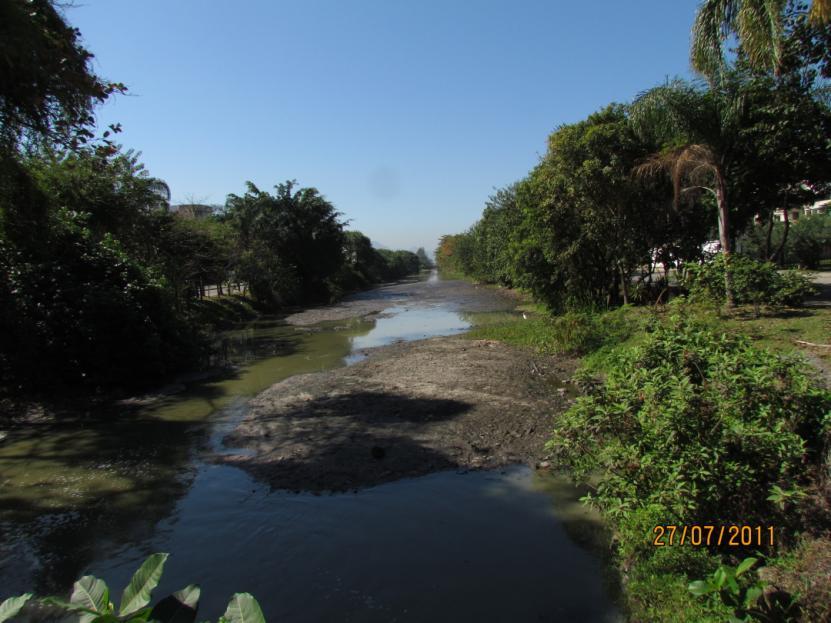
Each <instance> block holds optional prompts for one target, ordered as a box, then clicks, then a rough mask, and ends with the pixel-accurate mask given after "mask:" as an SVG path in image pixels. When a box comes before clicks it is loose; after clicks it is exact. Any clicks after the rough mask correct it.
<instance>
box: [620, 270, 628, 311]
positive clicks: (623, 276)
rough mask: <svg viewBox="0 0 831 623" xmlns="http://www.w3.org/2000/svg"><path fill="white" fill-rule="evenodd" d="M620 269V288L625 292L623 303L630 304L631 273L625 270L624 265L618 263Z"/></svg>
mask: <svg viewBox="0 0 831 623" xmlns="http://www.w3.org/2000/svg"><path fill="white" fill-rule="evenodd" d="M618 269H619V270H620V289H621V291H622V292H623V304H624V305H629V283H628V281H629V275H628V274H627V273H626V271H625V270H623V265H622V264H618Z"/></svg>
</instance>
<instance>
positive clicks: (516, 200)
mask: <svg viewBox="0 0 831 623" xmlns="http://www.w3.org/2000/svg"><path fill="white" fill-rule="evenodd" d="M785 18H786V19H785ZM785 18H783V19H784V21H783V24H784V25H785V26H784V30H783V33H784V36H785V39H784V40H783V42H782V45H783V52H782V64H781V68H780V72H779V73H778V74H776V75H772V74H766V73H764V72H759V71H757V70H755V69H753V68H752V67H751V66H749V65H748V64H747V63H746V61H745V59H744V57H743V56H741V55H739V57H738V61H737V63H736V64H735V66H733V67H730V68H724V69H723V70H722V71H721V73H720V77H719V80H717V81H711V82H710V83H708V84H703V83H698V82H688V81H683V80H679V79H676V80H670V81H667V82H666V83H665V84H662V85H659V86H657V87H655V88H653V89H650V90H648V91H646V92H645V93H642V94H640V95H638V96H637V97H636V98H635V101H634V102H633V104H631V105H629V106H623V105H617V104H615V105H611V106H608V107H606V108H605V109H603V110H601V111H598V112H597V113H594V114H593V115H590V116H589V117H588V118H587V119H586V120H584V121H580V122H578V123H574V124H570V125H564V126H561V127H559V128H557V130H555V131H554V132H553V133H552V134H551V136H550V137H549V140H548V150H547V152H546V154H545V155H544V156H543V157H542V159H541V161H540V163H539V164H538V165H537V166H536V167H535V168H534V169H533V170H532V171H531V172H530V173H529V174H528V176H527V177H526V178H525V179H523V180H521V181H519V182H518V183H516V184H514V185H512V186H509V187H507V188H504V189H502V190H500V191H498V192H497V193H496V194H495V195H494V196H493V197H491V199H490V200H489V201H488V202H487V203H486V205H485V209H484V211H483V213H482V218H481V219H480V220H479V221H478V222H477V223H476V224H474V225H473V226H472V227H471V228H470V229H469V230H468V231H467V232H464V233H462V234H456V235H448V236H444V237H443V238H442V239H441V242H440V244H439V247H438V249H437V250H436V261H437V263H438V266H439V268H440V270H442V271H445V272H455V273H463V274H467V275H469V276H471V277H473V278H475V279H478V280H481V281H485V282H490V283H498V284H504V285H509V286H514V287H521V288H525V289H528V290H530V291H531V292H532V293H533V295H534V296H535V297H536V298H537V299H538V300H540V301H542V302H544V303H546V304H547V305H548V306H549V308H551V309H552V310H555V311H562V310H567V309H584V308H592V309H597V308H605V307H608V306H613V305H617V304H620V303H629V302H634V303H637V302H654V301H655V300H658V299H659V298H665V293H666V291H667V290H669V289H671V288H673V287H674V284H672V283H671V280H670V279H668V278H667V276H668V275H670V274H671V271H672V270H673V269H676V270H683V268H684V266H686V265H691V264H694V263H697V262H698V261H700V260H701V259H702V258H703V256H704V255H705V254H704V252H703V248H704V245H705V243H707V242H708V241H710V240H712V239H713V238H714V237H715V235H716V232H718V238H719V240H720V244H721V249H722V250H723V251H724V252H725V254H732V249H733V247H734V246H735V243H736V240H737V238H741V240H740V241H741V248H742V249H746V253H748V254H753V255H755V256H756V257H758V259H762V260H768V259H770V260H775V261H777V263H779V264H780V265H782V264H784V263H786V260H789V261H792V262H798V263H799V264H801V265H802V266H808V267H815V266H816V265H817V263H818V262H819V261H820V259H822V258H823V257H827V254H828V253H829V251H831V249H829V247H828V244H827V240H826V239H827V236H826V235H825V230H826V229H827V228H826V227H825V225H824V223H825V217H824V216H822V215H815V216H805V217H803V218H802V219H800V221H799V222H798V223H797V224H796V225H795V226H794V227H792V228H791V230H792V231H791V233H792V236H790V237H788V236H787V234H786V233H785V232H786V231H787V225H785V226H783V228H782V229H783V230H784V231H782V232H781V233H780V232H777V231H776V230H777V229H779V228H777V227H773V226H772V218H773V213H774V211H775V210H778V209H781V208H782V207H785V208H789V207H796V206H803V205H807V204H810V203H812V202H813V201H815V200H817V199H819V198H823V197H824V196H826V194H827V193H828V192H829V189H831V143H829V141H828V136H829V135H831V109H829V107H828V105H827V100H826V99H824V98H823V97H822V89H821V86H822V75H823V73H822V72H824V71H825V69H824V68H825V67H826V65H825V64H824V62H825V59H826V56H827V54H826V51H825V48H823V42H825V41H826V40H827V32H826V30H827V29H826V28H820V27H817V26H812V25H810V24H809V23H808V21H807V17H806V15H805V13H804V11H803V10H802V9H800V7H798V6H795V5H794V6H792V7H790V8H789V10H788V12H787V14H786V15H785ZM806 180H807V182H808V183H806ZM757 221H761V222H762V223H765V225H761V226H758V225H755V223H756V222H757ZM767 223H771V226H772V237H768V236H767V230H763V229H762V228H766V227H767V226H768V225H767ZM743 232H747V233H746V234H744V235H742V234H743ZM777 236H778V237H777ZM786 238H787V239H786ZM779 246H783V247H784V249H783V250H782V249H779ZM762 256H764V257H762ZM740 261H741V260H737V262H740ZM732 265H733V263H730V262H728V263H727V267H728V270H724V271H722V272H721V276H722V277H723V279H724V283H723V286H722V287H723V288H724V290H725V293H724V296H722V297H721V298H722V299H723V300H724V301H725V302H726V303H727V304H728V306H729V305H732V304H734V303H736V302H739V303H741V300H742V297H741V296H739V298H738V301H737V300H736V297H735V296H734V293H733V289H734V286H733V285H732V281H733V277H732V272H731V270H729V269H730V268H731V267H732ZM656 266H657V267H658V268H660V269H661V270H659V271H655V268H656ZM739 278H740V276H739V277H737V279H739ZM739 285H741V284H739Z"/></svg>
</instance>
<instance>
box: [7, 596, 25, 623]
mask: <svg viewBox="0 0 831 623" xmlns="http://www.w3.org/2000/svg"><path fill="white" fill-rule="evenodd" d="M31 598H32V593H26V594H25V595H20V596H19V597H9V598H8V599H7V600H5V601H4V602H3V603H2V604H0V623H3V621H8V620H9V619H11V618H12V617H13V616H17V613H18V612H20V610H21V609H22V608H23V606H24V605H26V602H27V601H29V600H30V599H31Z"/></svg>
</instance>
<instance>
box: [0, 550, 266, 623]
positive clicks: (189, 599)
mask: <svg viewBox="0 0 831 623" xmlns="http://www.w3.org/2000/svg"><path fill="white" fill-rule="evenodd" d="M167 558H168V554H152V555H151V556H150V557H148V558H147V560H145V561H144V562H143V563H142V565H141V566H140V567H139V568H138V570H136V572H135V573H134V574H133V577H132V578H131V579H130V583H129V584H128V585H127V586H125V587H124V590H123V591H122V594H121V602H120V604H119V607H118V608H116V607H115V605H114V604H113V601H112V597H113V596H112V595H111V594H110V589H109V587H107V584H106V583H105V582H104V581H103V580H100V579H98V578H96V577H95V576H91V575H85V576H84V577H82V578H81V579H80V580H77V581H76V582H75V585H74V586H73V589H72V595H71V596H70V598H69V601H66V600H63V599H59V598H57V597H45V598H43V599H35V600H33V599H32V594H31V593H26V594H25V595H21V596H19V597H11V598H9V599H7V600H5V601H4V602H3V603H2V604H0V623H3V621H6V620H8V619H11V618H12V617H15V616H17V615H18V614H19V613H20V612H21V610H22V609H23V608H24V607H25V606H26V604H27V603H37V604H38V605H42V606H46V607H51V608H54V609H56V610H58V611H59V612H61V613H62V614H63V615H65V616H66V615H68V616H69V617H72V618H76V619H77V620H78V622H79V623H143V622H144V621H157V622H158V623H193V622H194V621H196V612H197V610H198V608H199V596H200V589H199V586H197V585H195V584H190V585H188V586H186V587H185V588H183V589H182V590H180V591H176V592H175V593H173V594H172V595H168V596H167V597H165V598H164V599H162V600H160V601H159V602H158V603H156V604H155V605H154V606H151V605H150V598H151V595H152V593H153V590H154V589H155V588H156V586H158V584H159V581H160V580H161V578H162V573H163V571H164V564H165V562H166V561H167ZM218 621H219V623H265V616H263V612H262V610H261V609H260V605H259V604H258V603H257V600H256V599H254V597H252V596H251V595H249V594H248V593H236V594H235V595H234V596H233V597H231V601H230V602H229V603H228V607H227V608H226V609H225V614H223V615H222V616H221V617H219V620H218Z"/></svg>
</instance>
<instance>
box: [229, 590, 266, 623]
mask: <svg viewBox="0 0 831 623" xmlns="http://www.w3.org/2000/svg"><path fill="white" fill-rule="evenodd" d="M222 618H223V619H225V621H227V622H228V623H265V617H264V616H263V611H262V610H261V609H260V604H258V603H257V600H256V599H254V597H253V596H251V595H250V594H249V593H235V594H234V596H233V597H231V601H230V602H228V608H227V609H226V610H225V614H224V615H223V616H222Z"/></svg>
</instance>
